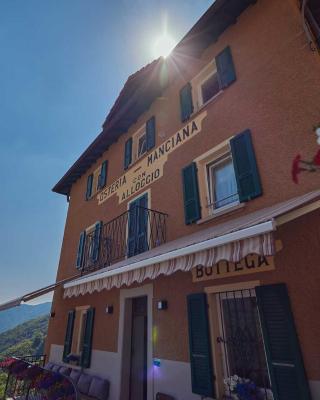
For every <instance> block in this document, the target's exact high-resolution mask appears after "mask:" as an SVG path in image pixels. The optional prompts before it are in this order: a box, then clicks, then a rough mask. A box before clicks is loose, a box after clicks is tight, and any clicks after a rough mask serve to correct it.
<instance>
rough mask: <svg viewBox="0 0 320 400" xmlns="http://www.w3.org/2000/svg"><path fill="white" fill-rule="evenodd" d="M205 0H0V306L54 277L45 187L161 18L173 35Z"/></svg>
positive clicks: (61, 201) (56, 227) (55, 231)
mask: <svg viewBox="0 0 320 400" xmlns="http://www.w3.org/2000/svg"><path fill="white" fill-rule="evenodd" d="M211 3H212V0H196V1H195V0H135V1H132V0H67V1H66V0H54V1H52V0H28V1H25V0H1V1H0V49H1V52H0V139H1V146H0V178H1V193H0V216H1V229H0V253H1V257H0V271H1V279H0V302H2V301H6V300H9V299H11V298H13V297H17V296H19V295H21V294H24V293H26V292H28V291H30V290H33V289H36V288H39V287H42V286H45V285H46V284H48V283H52V282H53V281H54V280H55V277H56V270H57V265H58V261H59V253H60V246H61V241H62V236H63V230H64V223H65V217H66V211H67V203H66V199H65V197H64V196H61V195H57V194H54V193H52V192H51V188H52V187H53V185H54V184H55V183H56V182H57V181H58V180H59V179H60V178H61V176H62V175H63V174H64V173H65V172H66V170H67V169H68V168H69V167H70V165H71V164H72V163H73V162H74V161H75V160H76V158H77V157H78V156H79V155H80V154H81V153H82V151H83V150H84V149H85V148H86V147H87V146H88V145H89V144H90V142H91V141H92V140H93V139H94V138H95V137H96V136H97V134H98V133H99V132H100V131H101V125H102V123H103V121H104V119H105V117H106V115H107V113H108V111H109V109H110V107H111V106H112V104H113V102H114V101H115V99H116V97H117V95H118V93H119V91H120V90H121V88H122V86H123V84H124V82H125V81H126V79H127V77H128V75H130V74H132V73H133V72H135V71H136V70H137V69H139V68H141V67H142V66H143V65H144V64H146V63H148V62H150V61H152V59H153V58H154V54H153V43H154V42H155V41H156V39H157V37H158V36H159V34H161V32H162V30H163V26H164V21H165V20H166V21H167V27H168V31H169V33H170V34H171V36H173V37H174V38H175V39H177V40H178V39H180V38H181V37H182V36H184V34H185V33H186V32H187V31H188V30H189V29H190V28H191V26H192V25H193V24H194V23H195V22H196V21H197V20H198V18H199V17H200V16H201V15H202V14H203V13H204V12H205V11H206V9H207V8H208V7H209V6H210V5H211Z"/></svg>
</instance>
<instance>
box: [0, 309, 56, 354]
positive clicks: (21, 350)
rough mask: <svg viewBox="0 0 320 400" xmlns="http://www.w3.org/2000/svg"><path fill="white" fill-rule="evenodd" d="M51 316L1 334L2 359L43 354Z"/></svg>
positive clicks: (28, 322)
mask: <svg viewBox="0 0 320 400" xmlns="http://www.w3.org/2000/svg"><path fill="white" fill-rule="evenodd" d="M48 321H49V315H45V316H42V317H38V318H35V319H32V320H30V321H27V322H24V323H23V324H20V325H18V326H16V327H15V328H13V329H10V330H8V331H6V332H3V333H1V334H0V358H2V357H3V356H4V355H14V356H18V357H19V356H25V355H38V354H43V349H44V340H45V337H46V335H47V330H48Z"/></svg>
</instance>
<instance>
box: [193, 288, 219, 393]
mask: <svg viewBox="0 0 320 400" xmlns="http://www.w3.org/2000/svg"><path fill="white" fill-rule="evenodd" d="M187 304H188V322H189V347H190V363H191V381H192V392H193V393H196V394H199V395H201V396H206V397H214V383H213V379H214V377H213V367H212V355H211V345H210V333H209V323H208V306H207V296H206V294H205V293H196V294H190V295H189V296H187Z"/></svg>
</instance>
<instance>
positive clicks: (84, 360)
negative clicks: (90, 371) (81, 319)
mask: <svg viewBox="0 0 320 400" xmlns="http://www.w3.org/2000/svg"><path fill="white" fill-rule="evenodd" d="M93 326H94V308H89V309H88V310H87V315H86V326H85V330H84V337H83V347H82V352H81V366H82V367H83V368H90V363H91V353H92V337H93Z"/></svg>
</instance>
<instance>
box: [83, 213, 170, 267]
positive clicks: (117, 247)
mask: <svg viewBox="0 0 320 400" xmlns="http://www.w3.org/2000/svg"><path fill="white" fill-rule="evenodd" d="M167 217H168V215H167V214H165V213H162V212H159V211H155V210H151V209H148V208H144V207H139V206H134V207H130V209H129V210H128V211H126V212H124V213H123V214H121V215H119V216H118V217H116V218H114V219H112V220H111V221H109V222H107V223H105V224H103V225H102V226H97V225H96V228H95V229H93V230H92V231H91V232H89V233H87V235H86V238H85V243H84V250H83V256H82V262H81V271H82V273H83V274H84V273H87V272H91V271H94V270H97V269H100V268H104V267H108V266H109V265H111V264H113V263H115V262H116V261H120V260H122V259H124V258H129V257H132V256H135V255H137V254H140V253H143V252H145V251H148V250H150V249H153V248H155V247H158V246H160V245H162V244H163V243H165V242H166V220H167Z"/></svg>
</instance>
